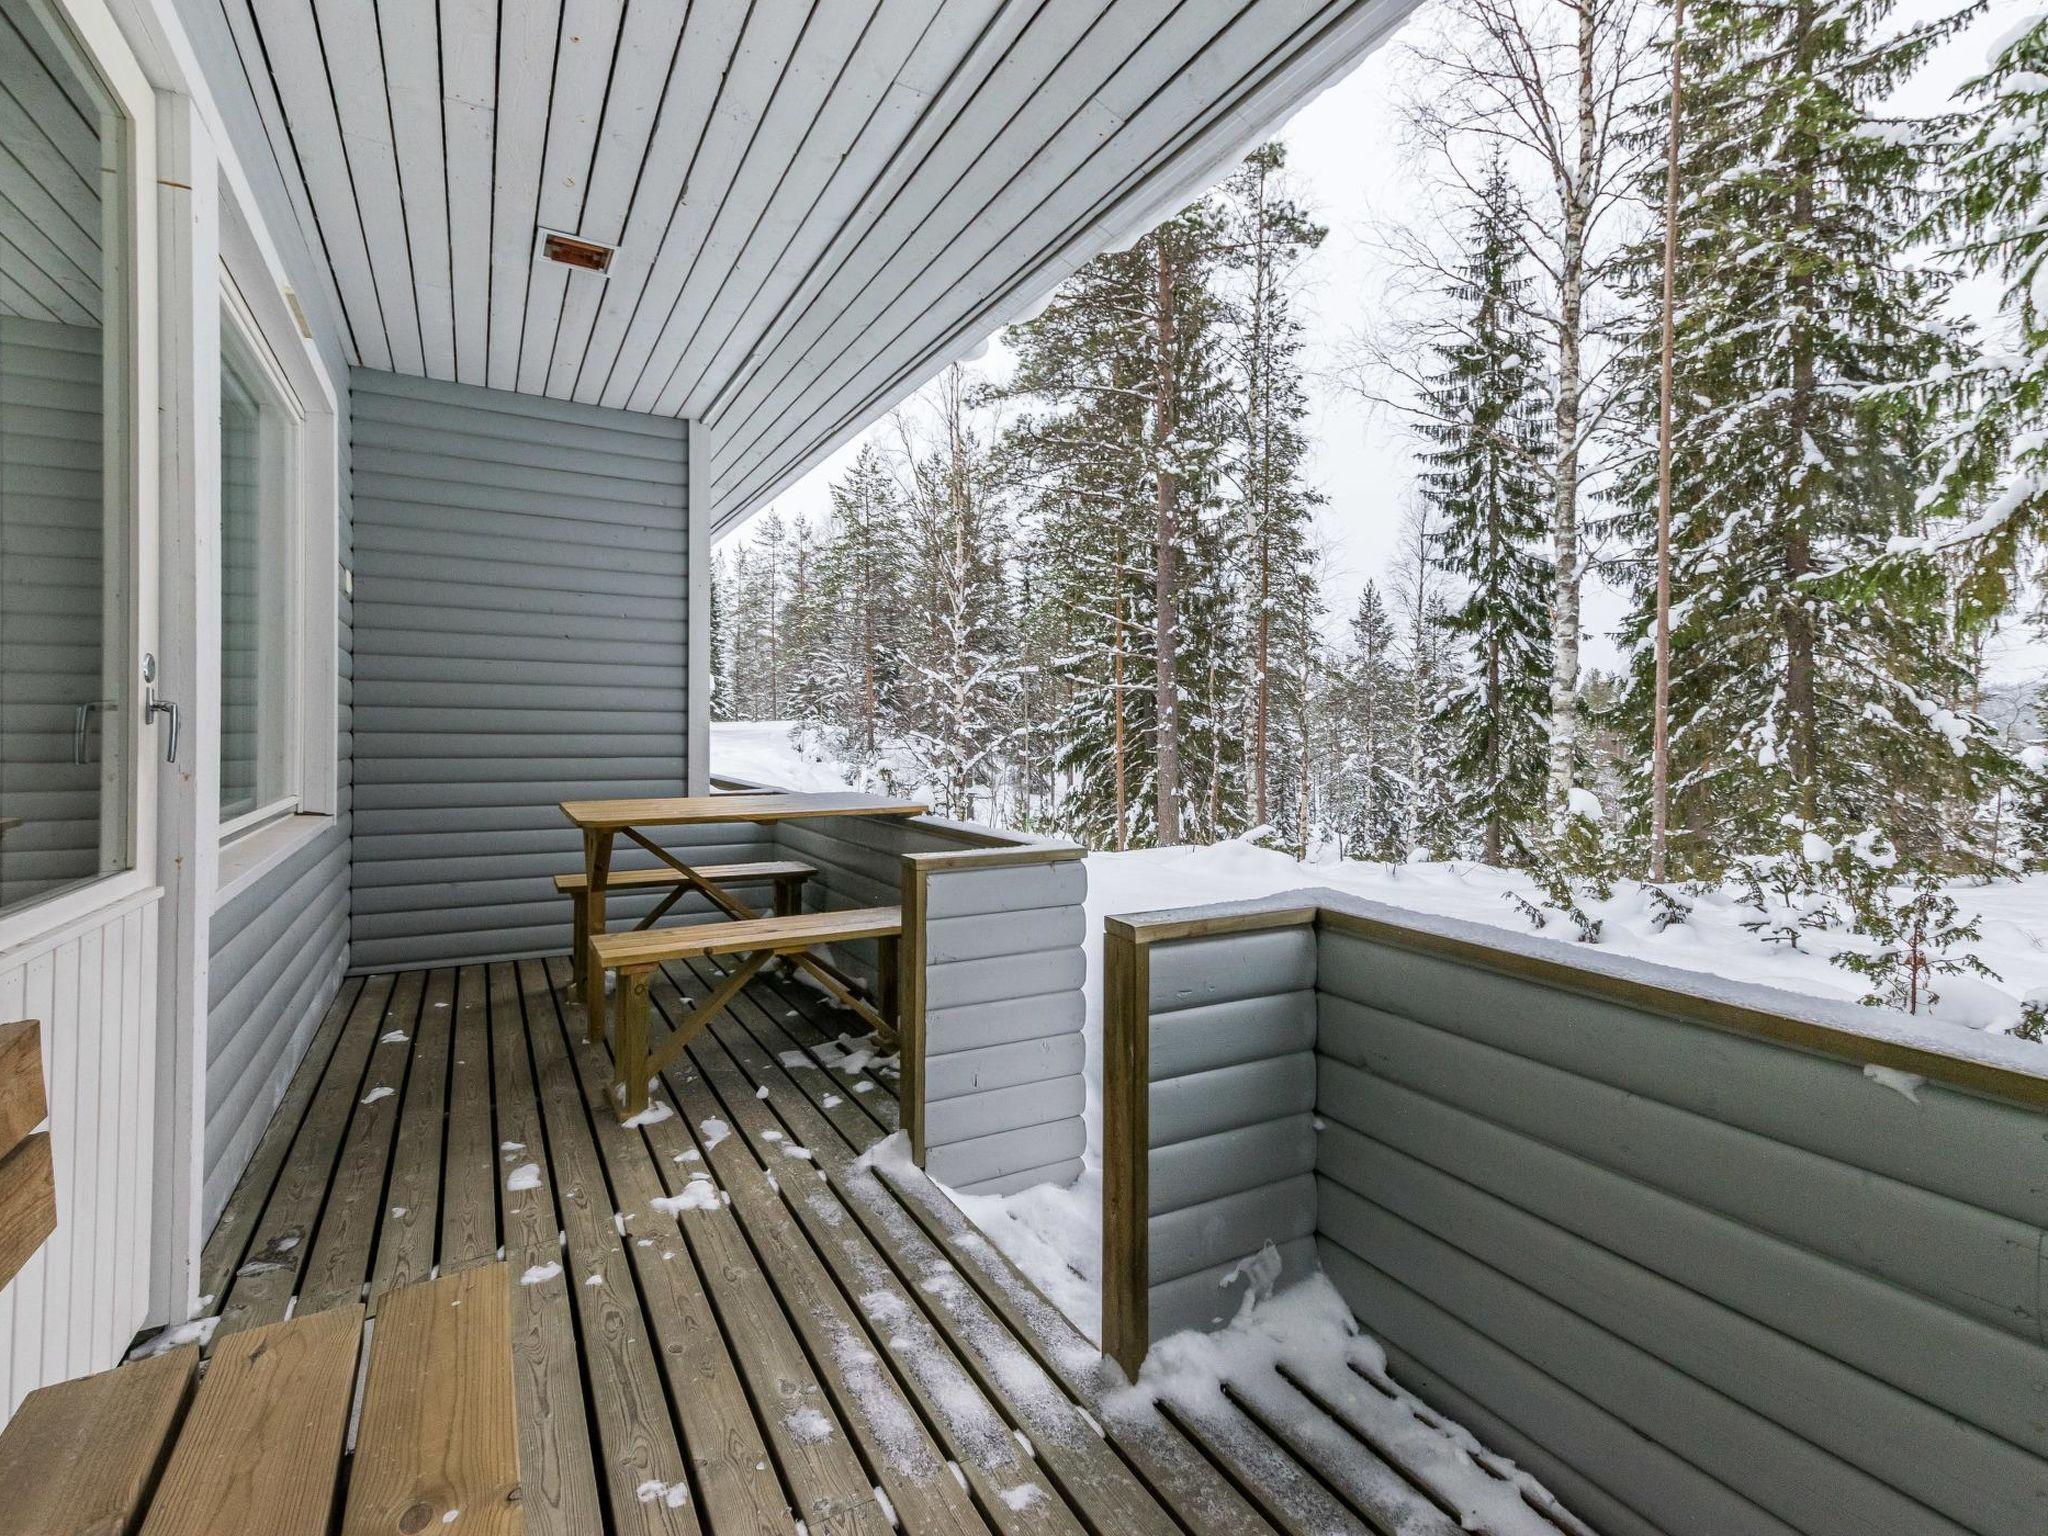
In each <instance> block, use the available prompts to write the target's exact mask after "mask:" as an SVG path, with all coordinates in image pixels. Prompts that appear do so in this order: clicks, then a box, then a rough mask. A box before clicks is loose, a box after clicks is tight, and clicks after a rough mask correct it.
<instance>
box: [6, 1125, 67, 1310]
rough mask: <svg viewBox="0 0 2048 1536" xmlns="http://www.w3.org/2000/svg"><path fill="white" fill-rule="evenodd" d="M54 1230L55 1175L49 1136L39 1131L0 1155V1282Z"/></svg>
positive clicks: (33, 1254)
mask: <svg viewBox="0 0 2048 1536" xmlns="http://www.w3.org/2000/svg"><path fill="white" fill-rule="evenodd" d="M56 1230H57V1175H56V1171H55V1169H54V1168H53V1167H52V1166H51V1163H50V1137H49V1133H48V1132H46V1131H38V1132H37V1133H36V1134H35V1135H33V1136H31V1137H29V1138H28V1139H27V1140H26V1141H23V1142H22V1143H21V1144H20V1145H19V1146H17V1147H16V1148H15V1149H14V1150H13V1151H12V1152H10V1153H8V1154H7V1155H6V1157H4V1158H0V1286H5V1285H6V1284H7V1282H8V1281H10V1280H12V1279H13V1278H14V1277H15V1276H16V1275H17V1274H18V1273H20V1271H21V1266H22V1265H24V1264H26V1263H27V1262H28V1261H29V1260H30V1259H31V1258H33V1257H34V1256H35V1251H36V1250H37V1249H38V1248H40V1247H42V1246H43V1242H44V1240H45V1239H46V1238H48V1237H49V1235H50V1234H51V1233H52V1232H54V1231H56Z"/></svg>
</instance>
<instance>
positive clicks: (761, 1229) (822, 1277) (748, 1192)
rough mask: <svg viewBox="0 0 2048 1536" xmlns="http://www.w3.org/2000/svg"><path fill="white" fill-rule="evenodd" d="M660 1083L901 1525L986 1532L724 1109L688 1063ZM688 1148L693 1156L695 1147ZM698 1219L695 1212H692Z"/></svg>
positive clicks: (922, 1534) (927, 1535) (926, 1530)
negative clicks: (692, 1132) (696, 1138)
mask: <svg viewBox="0 0 2048 1536" xmlns="http://www.w3.org/2000/svg"><path fill="white" fill-rule="evenodd" d="M663 1081H664V1082H665V1083H666V1084H667V1086H668V1088H669V1090H670V1091H671V1092H672V1093H673V1094H674V1096H675V1103H676V1105H677V1107H678V1108H680V1109H681V1110H682V1112H683V1115H684V1117H685V1118H686V1119H687V1120H688V1121H689V1122H690V1124H691V1125H693V1126H695V1127H696V1128H697V1132H698V1133H699V1135H700V1137H701V1141H700V1144H701V1146H702V1148H703V1150H702V1151H701V1152H700V1153H698V1154H697V1155H698V1156H699V1157H701V1158H702V1160H703V1161H704V1163H705V1165H706V1166H707V1167H708V1168H710V1170H711V1171H712V1173H713V1174H714V1175H715V1177H716V1179H717V1181H718V1183H719V1184H720V1185H721V1186H722V1187H723V1192H724V1193H725V1194H728V1195H730V1196H731V1198H732V1210H733V1211H734V1212H735V1213H736V1214H737V1217H738V1219H739V1222H740V1225H741V1226H742V1227H743V1228H744V1230H745V1233H746V1237H747V1240H748V1242H749V1244H750V1245H751V1247H752V1250H753V1252H754V1253H755V1254H757V1255H758V1256H759V1259H758V1262H759V1264H760V1267H761V1269H762V1271H763V1272H764V1273H765V1274H766V1276H767V1278H768V1280H769V1282H770V1283H771V1284H772V1285H773V1287H774V1290H775V1292H776V1294H777V1295H779V1296H780V1297H781V1298H782V1299H783V1302H784V1304H785V1307H786V1310H787V1312H788V1315H789V1318H790V1320H791V1321H792V1322H793V1323H794V1324H795V1326H796V1329H797V1332H798V1333H799V1335H800V1336H801V1337H802V1339H803V1343H804V1347H805V1350H806V1352H807V1353H808V1354H809V1356H810V1358H811V1360H812V1362H813V1363H814V1365H815V1368H816V1372H817V1379H818V1380H819V1381H820V1382H821V1383H822V1384H823V1385H824V1387H825V1388H826V1390H827V1391H828V1392H829V1393H830V1394H831V1397H832V1400H833V1403H834V1404H835V1406H836V1407H837V1409H838V1415H839V1422H840V1423H841V1424H843V1425H844V1426H845V1427H846V1429H847V1432H848V1434H849V1436H850V1437H851V1438H852V1439H853V1440H854V1441H855V1442H856V1443H857V1444H858V1445H859V1447H860V1448H861V1452H862V1456H863V1459H864V1460H865V1462H866V1463H867V1465H868V1466H869V1467H871V1468H872V1469H873V1470H874V1475H875V1476H876V1477H877V1478H878V1479H879V1480H880V1484H881V1487H882V1489H883V1490H884V1491H885V1492H886V1493H887V1494H888V1497H889V1503H890V1505H891V1507H892V1508H894V1510H895V1511H896V1515H897V1519H898V1522H899V1528H900V1529H903V1530H906V1531H914V1532H917V1533H918V1536H945V1533H952V1536H964V1533H971V1532H981V1531H986V1530H987V1526H986V1525H985V1524H984V1523H983V1521H982V1520H981V1518H980V1516H979V1515H977V1513H976V1511H975V1507H974V1505H973V1503H972V1502H971V1501H970V1499H969V1497H968V1494H967V1491H966V1489H964V1488H963V1487H961V1486H959V1485H958V1484H956V1483H955V1482H954V1481H953V1479H952V1477H951V1476H950V1475H948V1472H947V1468H946V1461H947V1457H946V1456H945V1454H944V1453H943V1452H942V1451H941V1450H940V1448H939V1446H938V1444H937V1443H936V1442H935V1441H934V1439H933V1438H932V1435H931V1431H930V1428H929V1426H928V1425H927V1424H926V1423H925V1422H924V1420H923V1418H922V1417H921V1416H920V1414H919V1412H918V1411H917V1409H916V1408H915V1407H913V1406H912V1404H911V1402H910V1400H909V1398H908V1397H907V1396H906V1395H905V1393H904V1390H903V1386H902V1383H901V1381H900V1380H899V1379H898V1377H897V1375H896V1373H895V1371H894V1370H893V1369H892V1368H891V1367H890V1365H888V1364H886V1363H885V1358H886V1357H885V1356H884V1355H881V1354H878V1353H877V1352H876V1351H874V1350H872V1349H870V1348H869V1347H868V1345H867V1344H866V1342H865V1335H864V1333H863V1331H862V1327H861V1324H860V1321H859V1319H858V1315H857V1313H856V1311H855V1309H854V1307H853V1305H852V1304H851V1303H850V1302H849V1301H848V1299H847V1298H846V1297H845V1295H843V1294H842V1293H841V1291H840V1289H839V1287H838V1286H837V1285H836V1284H835V1282H834V1281H833V1279H832V1276H831V1273H830V1272H829V1270H827V1269H826V1267H825V1264H824V1262H823V1260H822V1259H820V1258H819V1256H818V1253H817V1251H816V1250H815V1249H814V1248H813V1247H812V1246H811V1244H810V1242H809V1240H808V1239H807V1238H806V1237H805V1236H804V1233H803V1231H802V1229H801V1228H800V1227H798V1225H797V1223H796V1221H795V1220H794V1219H793V1218H792V1216H791V1215H790V1211H789V1208H788V1207H787V1206H786V1205H785V1204H784V1203H783V1201H782V1198H781V1196H780V1194H779V1192H778V1190H777V1188H776V1187H775V1186H773V1185H771V1184H770V1183H769V1181H768V1177H767V1175H766V1174H765V1173H764V1172H763V1170H762V1168H761V1166H760V1164H759V1163H758V1162H756V1161H755V1159H754V1157H753V1155H752V1153H751V1152H750V1151H749V1150H748V1143H747V1142H746V1141H745V1140H744V1139H742V1138H740V1137H737V1136H734V1135H732V1134H731V1124H730V1122H729V1121H728V1120H727V1119H726V1118H725V1116H726V1113H727V1111H726V1108H725V1106H724V1105H722V1104H721V1103H720V1102H719V1101H718V1099H717V1098H715V1097H714V1096H713V1095H712V1093H711V1091H710V1089H709V1088H708V1087H707V1086H706V1084H705V1082H704V1080H703V1078H702V1077H701V1076H700V1075H699V1073H698V1072H697V1071H696V1069H695V1068H694V1067H693V1066H690V1065H685V1064H681V1063H679V1064H677V1065H676V1066H674V1067H672V1068H670V1070H669V1071H668V1072H667V1073H666V1074H665V1075H664V1078H663ZM687 1151H690V1152H695V1151H696V1148H694V1147H693V1148H689V1149H687ZM691 1214H692V1217H693V1219H694V1216H695V1214H696V1213H691Z"/></svg>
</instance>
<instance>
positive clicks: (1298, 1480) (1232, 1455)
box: [1162, 1394, 1376, 1536]
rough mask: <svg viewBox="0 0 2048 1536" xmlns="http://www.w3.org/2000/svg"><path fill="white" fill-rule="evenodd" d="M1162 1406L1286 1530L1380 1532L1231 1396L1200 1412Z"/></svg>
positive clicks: (1308, 1534) (1342, 1535) (1321, 1535)
mask: <svg viewBox="0 0 2048 1536" xmlns="http://www.w3.org/2000/svg"><path fill="white" fill-rule="evenodd" d="M1162 1411H1163V1412H1164V1413H1165V1414H1166V1416H1167V1417H1168V1418H1169V1419H1171V1420H1172V1421H1173V1422H1174V1423H1175V1424H1177V1425H1179V1426H1180V1428H1181V1429H1182V1431H1183V1432H1184V1433H1186V1434H1187V1436H1188V1437H1189V1438H1190V1439H1191V1440H1193V1441H1194V1442H1195V1443H1196V1444H1198V1445H1200V1446H1201V1447H1202V1448H1203V1449H1204V1450H1206V1451H1207V1452H1208V1453H1209V1456H1210V1458H1211V1459H1212V1460H1214V1461H1215V1463H1216V1465H1217V1466H1219V1467H1221V1468H1222V1469H1223V1471H1224V1474H1225V1475H1226V1476H1227V1477H1229V1478H1230V1479H1231V1480H1232V1481H1233V1482H1235V1483H1236V1484H1237V1485H1238V1486H1239V1487H1240V1488H1242V1489H1244V1491H1245V1492H1246V1493H1247V1494H1249V1495H1250V1496H1251V1497H1252V1498H1253V1499H1255V1500H1257V1502H1258V1504H1259V1507H1260V1508H1261V1509H1262V1510H1263V1511H1264V1512H1265V1514H1266V1517H1267V1518H1268V1519H1269V1520H1271V1521H1272V1522H1273V1524H1274V1525H1275V1526H1277V1527H1278V1528H1279V1529H1280V1530H1281V1531H1283V1532H1285V1533H1286V1536H1376V1533H1375V1532H1373V1531H1372V1530H1371V1529H1370V1528H1369V1527H1368V1526H1367V1525H1366V1523H1365V1522H1364V1521H1363V1520H1361V1519H1359V1518H1358V1516H1357V1515H1355V1514H1354V1513H1352V1511H1351V1510H1350V1508H1349V1507H1348V1506H1346V1505H1345V1504H1344V1503H1343V1502H1342V1501H1341V1500H1339V1499H1338V1498H1337V1496H1336V1495H1335V1494H1333V1493H1331V1492H1330V1490H1329V1489H1328V1488H1327V1487H1325V1486H1324V1484H1323V1482H1322V1480H1321V1479H1320V1478H1319V1477H1317V1476H1316V1475H1315V1474H1314V1473H1313V1472H1311V1471H1309V1469H1308V1468H1307V1467H1305V1466H1303V1465H1302V1464H1301V1462H1300V1461H1299V1460H1298V1459H1297V1458H1296V1457H1295V1456H1293V1455H1292V1454H1290V1453H1289V1452H1288V1451H1287V1450H1286V1449H1284V1448H1283V1447H1282V1446H1280V1445H1278V1444H1276V1443H1275V1442H1274V1441H1273V1440H1272V1438H1271V1437H1269V1436H1268V1435H1267V1434H1266V1432H1265V1431H1264V1430H1263V1429H1261V1428H1259V1426H1258V1425H1257V1424H1255V1423H1254V1422H1253V1421H1252V1420H1251V1419H1250V1418H1249V1417H1248V1416H1247V1415H1246V1414H1245V1412H1244V1410H1243V1409H1241V1408H1239V1407H1238V1406H1237V1405H1236V1404H1235V1403H1233V1402H1231V1401H1230V1400H1229V1399H1228V1398H1225V1397H1223V1396H1221V1395H1220V1394H1219V1395H1218V1397H1217V1399H1216V1401H1215V1402H1214V1403H1213V1404H1211V1405H1210V1406H1209V1407H1208V1409H1207V1410H1206V1411H1205V1412H1203V1413H1202V1414H1201V1415H1199V1416H1196V1415H1192V1414H1189V1413H1186V1412H1184V1411H1182V1410H1181V1409H1178V1408H1173V1407H1166V1406H1164V1405H1162Z"/></svg>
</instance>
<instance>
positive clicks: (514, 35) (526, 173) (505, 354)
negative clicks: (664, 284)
mask: <svg viewBox="0 0 2048 1536" xmlns="http://www.w3.org/2000/svg"><path fill="white" fill-rule="evenodd" d="M561 24H562V0H503V3H502V4H501V5H500V6H499V7H498V16H497V26H496V29H495V30H496V34H497V43H498V84H497V92H498V96H497V111H496V115H495V117H494V119H493V121H494V125H495V129H496V145H497V148H496V152H495V155H494V156H493V159H492V166H493V181H492V196H491V285H490V292H491V316H490V348H491V351H490V364H489V368H488V382H489V384H490V386H491V388H493V389H508V390H509V389H514V388H516V387H517V386H518V383H519V342H520V333H521V331H522V330H523V329H524V327H525V323H526V281H527V276H528V274H529V273H530V272H531V270H532V267H533V246H534V220H535V216H536V215H537V213H538V212H539V206H540V170H541V160H542V157H543V156H544V155H545V154H546V151H547V132H548V93H549V91H550V90H551V89H552V88H553V85H554V76H555V46H556V39H557V38H558V37H559V36H560V35H561ZM483 35H484V36H486V37H487V36H489V35H490V34H489V33H488V32H486V33H484V34H483Z"/></svg>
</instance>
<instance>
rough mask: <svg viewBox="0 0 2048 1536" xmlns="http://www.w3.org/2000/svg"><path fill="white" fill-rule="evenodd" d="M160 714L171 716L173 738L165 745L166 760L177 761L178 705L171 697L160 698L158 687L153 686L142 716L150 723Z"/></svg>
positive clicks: (168, 761)
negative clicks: (157, 691) (157, 694)
mask: <svg viewBox="0 0 2048 1536" xmlns="http://www.w3.org/2000/svg"><path fill="white" fill-rule="evenodd" d="M158 715H169V716H170V717H171V739H170V741H169V742H167V743H166V744H165V746H164V761H165V762H167V763H175V762H176V761H177V760H178V725H179V714H178V706H177V705H175V704H173V703H172V702H171V701H170V700H169V699H160V698H158V697H157V696H156V689H155V688H154V687H152V688H151V689H150V690H149V698H148V701H147V702H146V703H145V704H144V705H143V707H142V718H143V721H144V722H145V723H148V722H150V721H153V720H155V719H156V717H157V716H158Z"/></svg>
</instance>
